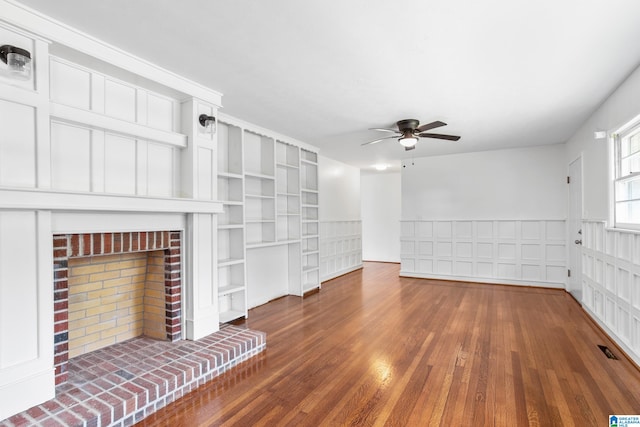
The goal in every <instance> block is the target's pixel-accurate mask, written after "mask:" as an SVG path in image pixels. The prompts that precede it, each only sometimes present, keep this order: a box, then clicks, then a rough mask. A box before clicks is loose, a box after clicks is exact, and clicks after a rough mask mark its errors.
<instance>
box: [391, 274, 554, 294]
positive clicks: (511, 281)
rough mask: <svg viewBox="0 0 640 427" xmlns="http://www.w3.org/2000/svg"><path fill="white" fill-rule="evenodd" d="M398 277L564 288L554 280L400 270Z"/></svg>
mask: <svg viewBox="0 0 640 427" xmlns="http://www.w3.org/2000/svg"><path fill="white" fill-rule="evenodd" d="M400 277H412V278H415V279H434V280H451V281H455V282H470V283H486V284H489V285H510V286H528V287H532V288H549V289H562V290H564V289H565V284H564V283H554V282H536V281H528V280H517V279H508V280H506V279H497V278H493V277H488V278H487V277H467V276H449V275H439V274H424V273H412V272H408V271H402V270H401V271H400Z"/></svg>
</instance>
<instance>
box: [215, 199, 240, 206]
mask: <svg viewBox="0 0 640 427" xmlns="http://www.w3.org/2000/svg"><path fill="white" fill-rule="evenodd" d="M220 203H222V204H223V205H227V206H242V205H243V204H244V203H243V202H237V201H235V200H223V201H221V202H220Z"/></svg>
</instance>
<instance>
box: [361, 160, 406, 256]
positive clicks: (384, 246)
mask: <svg viewBox="0 0 640 427" xmlns="http://www.w3.org/2000/svg"><path fill="white" fill-rule="evenodd" d="M400 183H401V178H400V173H399V172H396V173H384V172H368V171H362V173H361V175H360V185H361V197H362V200H361V204H360V205H361V210H362V259H364V260H367V261H385V262H400V206H401V198H400V192H401V185H400Z"/></svg>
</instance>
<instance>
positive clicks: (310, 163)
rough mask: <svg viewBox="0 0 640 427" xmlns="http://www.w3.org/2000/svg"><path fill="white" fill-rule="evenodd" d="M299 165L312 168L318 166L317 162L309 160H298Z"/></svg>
mask: <svg viewBox="0 0 640 427" xmlns="http://www.w3.org/2000/svg"><path fill="white" fill-rule="evenodd" d="M300 162H301V163H305V164H307V165H314V166H318V162H312V161H311V160H307V159H300Z"/></svg>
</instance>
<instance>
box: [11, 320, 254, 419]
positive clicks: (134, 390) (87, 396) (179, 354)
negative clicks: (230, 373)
mask: <svg viewBox="0 0 640 427" xmlns="http://www.w3.org/2000/svg"><path fill="white" fill-rule="evenodd" d="M265 347H266V334H265V333H263V332H258V331H252V330H249V329H244V328H241V327H238V326H231V325H221V329H220V331H218V332H216V333H214V334H211V335H209V336H206V337H204V338H202V339H200V340H198V341H186V340H184V341H179V342H167V341H158V340H153V339H150V338H145V337H138V338H133V339H131V340H129V341H126V342H123V343H119V344H115V345H112V346H109V347H106V348H104V349H101V350H96V351H94V352H91V353H87V354H84V355H82V356H78V357H76V358H73V359H71V360H70V361H69V378H68V381H67V382H66V383H65V384H62V385H59V386H58V387H57V389H56V397H55V399H52V400H49V401H47V402H45V403H43V404H42V405H38V406H35V407H33V408H31V409H28V410H27V411H24V412H22V413H20V414H17V415H14V416H12V417H11V418H9V419H7V420H4V421H0V427H23V426H33V425H38V426H72V427H87V426H96V427H105V426H109V427H112V426H113V427H123V426H130V425H132V424H133V423H135V422H137V421H140V420H141V419H143V418H144V417H146V416H148V415H150V414H152V413H153V412H155V411H156V410H158V409H160V408H162V407H164V406H165V405H167V404H169V403H171V402H173V401H174V400H176V399H178V398H180V397H182V396H183V395H185V394H187V393H189V392H190V391H192V390H195V389H196V388H197V387H198V386H200V385H202V384H204V383H206V382H208V381H211V380H212V379H213V378H215V377H217V376H218V375H220V374H222V373H223V372H225V371H226V370H228V369H229V368H231V367H233V366H235V365H237V364H238V363H240V362H242V361H244V360H247V359H248V358H250V357H252V356H254V355H256V354H258V353H260V352H261V351H263V350H264V349H265Z"/></svg>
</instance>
